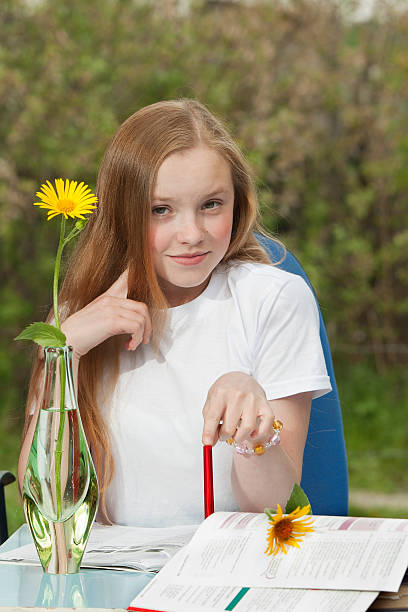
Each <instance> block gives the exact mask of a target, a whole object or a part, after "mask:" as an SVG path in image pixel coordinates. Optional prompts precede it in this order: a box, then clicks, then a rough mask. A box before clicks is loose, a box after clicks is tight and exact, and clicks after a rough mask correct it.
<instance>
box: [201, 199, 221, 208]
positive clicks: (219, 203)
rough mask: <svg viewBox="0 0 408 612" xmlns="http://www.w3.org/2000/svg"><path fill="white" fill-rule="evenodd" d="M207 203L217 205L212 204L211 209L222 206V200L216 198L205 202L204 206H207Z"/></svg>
mask: <svg viewBox="0 0 408 612" xmlns="http://www.w3.org/2000/svg"><path fill="white" fill-rule="evenodd" d="M207 204H216V205H217V206H211V208H210V210H213V209H214V208H216V207H218V206H221V202H217V201H216V200H210V201H209V202H206V203H205V204H204V206H207Z"/></svg>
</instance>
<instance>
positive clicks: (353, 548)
mask: <svg viewBox="0 0 408 612" xmlns="http://www.w3.org/2000/svg"><path fill="white" fill-rule="evenodd" d="M312 518H313V521H314V528H315V532H313V533H308V534H306V535H305V536H304V538H303V541H302V543H301V544H300V548H294V547H288V552H287V554H286V555H285V554H283V553H282V552H280V553H278V554H277V555H276V556H268V555H266V554H265V549H266V546H267V541H266V533H267V529H268V527H269V524H268V518H267V516H266V515H264V514H253V513H240V512H234V513H228V512H216V513H215V514H212V515H211V516H210V517H208V518H207V519H206V520H205V521H204V522H203V523H202V524H201V526H200V528H199V529H198V531H197V532H196V534H195V536H194V537H193V539H192V540H191V542H190V543H189V545H188V546H187V547H186V548H185V549H183V550H182V551H180V553H178V554H177V555H176V557H175V558H174V559H173V560H172V562H170V563H169V564H167V565H166V566H165V567H164V568H163V570H162V572H164V573H165V574H166V579H167V580H168V581H170V580H173V581H180V582H181V583H191V584H201V585H205V584H208V585H209V584H211V585H218V586H248V587H277V588H288V587H289V588H300V589H302V588H313V589H340V590H367V591H397V590H398V588H399V585H400V583H401V581H402V578H403V576H404V573H405V569H406V567H407V564H408V529H407V526H408V520H405V519H401V520H399V519H379V521H376V520H375V519H368V522H367V521H364V520H362V521H361V520H360V519H355V520H352V517H325V516H316V515H315V516H313V517H312ZM370 521H371V524H372V525H373V528H371V529H368V525H369V522H370ZM373 521H374V522H373ZM357 527H359V528H357Z"/></svg>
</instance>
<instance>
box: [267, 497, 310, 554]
mask: <svg viewBox="0 0 408 612" xmlns="http://www.w3.org/2000/svg"><path fill="white" fill-rule="evenodd" d="M309 512H310V505H307V506H304V507H303V508H300V507H299V506H298V507H297V508H296V510H293V512H291V513H290V514H286V515H284V514H283V513H282V509H281V507H280V505H279V504H278V512H277V514H276V515H275V516H274V517H273V518H272V519H271V520H270V521H269V524H270V525H271V527H270V528H269V529H268V532H267V536H266V539H267V542H268V547H267V549H266V550H265V553H267V554H268V555H276V554H277V553H278V552H279V551H280V550H283V552H284V553H285V555H286V548H285V545H286V546H296V547H297V548H299V542H301V541H302V539H303V536H304V535H305V533H307V532H308V531H314V529H313V527H312V523H311V522H310V521H312V522H313V520H312V519H311V518H310V517H308V518H307V519H305V520H299V519H301V518H302V516H305V515H306V514H308V513H309Z"/></svg>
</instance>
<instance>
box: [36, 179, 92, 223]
mask: <svg viewBox="0 0 408 612" xmlns="http://www.w3.org/2000/svg"><path fill="white" fill-rule="evenodd" d="M36 195H37V196H38V197H39V199H40V200H41V202H34V206H39V207H40V208H46V209H48V217H47V221H49V220H50V219H52V218H53V217H56V216H57V215H64V217H65V219H68V217H71V218H75V217H76V218H78V219H85V217H84V215H86V214H88V213H92V212H93V210H94V209H95V208H96V206H94V204H95V203H96V202H97V201H98V198H97V197H96V196H95V195H94V194H93V193H92V192H91V190H90V189H89V187H88V185H85V183H84V182H82V183H80V184H79V185H78V181H69V180H68V179H65V184H64V179H62V178H59V179H55V188H54V186H53V185H52V184H51V183H50V181H47V184H45V183H44V184H43V185H41V191H37V193H36Z"/></svg>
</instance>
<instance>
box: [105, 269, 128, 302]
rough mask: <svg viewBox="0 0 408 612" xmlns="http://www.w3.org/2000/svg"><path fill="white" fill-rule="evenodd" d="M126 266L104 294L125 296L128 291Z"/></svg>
mask: <svg viewBox="0 0 408 612" xmlns="http://www.w3.org/2000/svg"><path fill="white" fill-rule="evenodd" d="M128 272H129V271H128V268H126V270H124V271H123V272H122V274H121V275H120V276H119V277H118V278H117V279H116V280H115V282H114V283H113V285H111V286H110V287H109V289H108V290H107V291H106V295H112V296H114V297H120V298H126V297H127V293H128Z"/></svg>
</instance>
